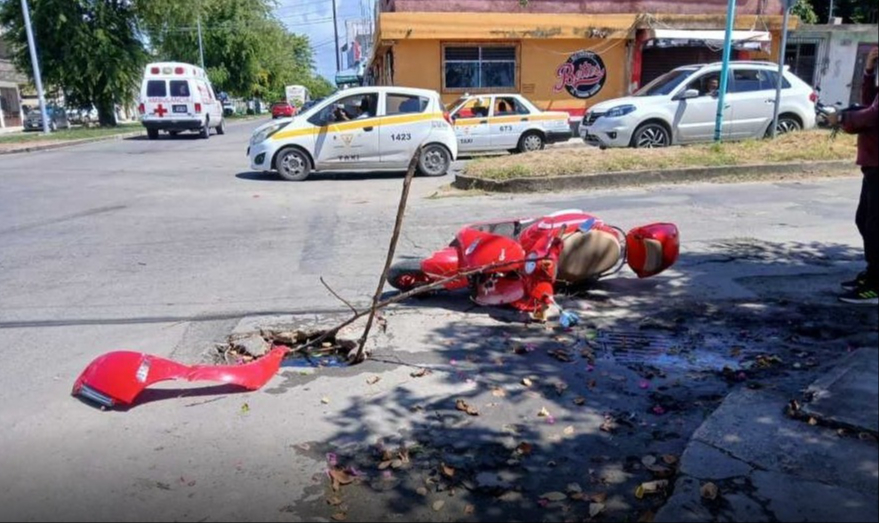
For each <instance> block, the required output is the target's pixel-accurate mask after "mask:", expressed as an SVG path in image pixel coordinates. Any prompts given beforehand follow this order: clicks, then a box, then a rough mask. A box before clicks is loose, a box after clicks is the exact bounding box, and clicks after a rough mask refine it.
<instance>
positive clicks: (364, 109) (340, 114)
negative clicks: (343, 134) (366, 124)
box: [334, 96, 372, 122]
mask: <svg viewBox="0 0 879 523" xmlns="http://www.w3.org/2000/svg"><path fill="white" fill-rule="evenodd" d="M355 111H356V113H357V114H356V115H355V116H354V117H353V118H352V117H351V116H350V115H349V114H348V111H346V110H345V108H344V107H343V106H341V105H339V106H337V107H336V110H335V111H334V116H335V120H336V121H337V122H347V121H350V120H363V119H364V118H371V117H372V114H371V113H370V104H369V98H368V97H366V96H364V97H363V98H361V99H360V105H359V106H358V107H357V109H355Z"/></svg>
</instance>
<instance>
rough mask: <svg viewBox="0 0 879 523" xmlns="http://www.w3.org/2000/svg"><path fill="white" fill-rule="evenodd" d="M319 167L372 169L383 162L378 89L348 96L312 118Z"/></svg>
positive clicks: (317, 165) (318, 168)
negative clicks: (315, 132) (380, 151)
mask: <svg viewBox="0 0 879 523" xmlns="http://www.w3.org/2000/svg"><path fill="white" fill-rule="evenodd" d="M309 121H310V122H311V123H312V124H314V125H316V126H317V127H318V129H317V134H316V136H315V144H314V162H315V164H316V165H315V167H316V169H317V170H322V169H330V170H339V169H372V168H375V167H377V166H378V165H379V160H380V156H379V121H380V118H379V116H378V92H374V93H366V94H358V95H353V96H346V97H344V98H340V99H338V100H336V101H334V102H331V103H330V104H328V105H327V106H326V107H325V108H324V109H323V110H322V111H320V112H319V113H318V114H317V115H315V116H314V117H313V118H312V119H311V120H309Z"/></svg>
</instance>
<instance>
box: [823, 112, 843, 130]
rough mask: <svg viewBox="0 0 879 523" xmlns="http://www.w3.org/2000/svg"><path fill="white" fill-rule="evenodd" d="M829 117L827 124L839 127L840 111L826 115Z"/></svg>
mask: <svg viewBox="0 0 879 523" xmlns="http://www.w3.org/2000/svg"><path fill="white" fill-rule="evenodd" d="M824 117H825V118H826V119H827V125H828V126H830V127H831V128H834V127H839V112H833V113H830V114H827V115H824Z"/></svg>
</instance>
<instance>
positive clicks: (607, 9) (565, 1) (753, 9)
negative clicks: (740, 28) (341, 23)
mask: <svg viewBox="0 0 879 523" xmlns="http://www.w3.org/2000/svg"><path fill="white" fill-rule="evenodd" d="M381 2H382V10H384V11H416V12H417V11H421V12H425V11H427V12H467V11H474V12H501V13H588V14H608V13H651V14H694V15H706V14H726V6H727V0H530V4H529V6H528V7H527V8H523V7H521V5H520V4H519V0H381ZM783 12H784V8H783V7H782V2H781V0H736V13H737V14H743V15H756V14H764V15H781V14H783Z"/></svg>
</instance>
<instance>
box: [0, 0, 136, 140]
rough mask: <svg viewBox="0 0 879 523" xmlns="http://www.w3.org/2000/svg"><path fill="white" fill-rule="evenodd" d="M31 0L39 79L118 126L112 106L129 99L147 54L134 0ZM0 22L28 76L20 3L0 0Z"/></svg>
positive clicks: (106, 122)
mask: <svg viewBox="0 0 879 523" xmlns="http://www.w3.org/2000/svg"><path fill="white" fill-rule="evenodd" d="M29 5H30V11H31V25H32V27H33V31H34V37H35V39H36V42H37V55H38V57H39V60H40V69H41V72H42V76H43V82H44V83H45V84H46V85H50V86H56V87H57V88H59V89H60V90H61V91H62V92H63V93H64V96H65V99H66V101H67V105H68V106H73V107H89V106H91V105H94V106H95V108H96V109H97V110H98V114H99V118H100V123H101V125H105V126H113V125H116V110H115V106H116V104H118V103H125V102H128V101H129V100H130V99H131V98H132V96H133V93H134V92H135V89H136V87H137V85H138V82H139V81H140V78H141V76H142V74H143V69H142V67H143V63H144V61H145V58H146V54H145V51H144V47H143V42H142V41H141V40H140V38H139V33H138V27H137V19H136V16H135V11H134V6H133V5H132V3H131V2H130V1H128V0H29ZM0 24H2V25H3V26H4V27H5V28H6V29H7V30H8V33H7V35H6V37H7V39H8V41H9V43H10V44H11V47H12V55H13V60H14V61H15V64H16V66H17V67H18V68H19V69H20V70H22V71H25V72H27V74H29V75H30V76H31V77H32V76H33V69H32V67H31V60H30V54H29V50H28V43H27V33H26V31H25V27H24V17H23V13H22V11H21V2H19V1H18V0H0ZM32 79H33V78H32Z"/></svg>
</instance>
